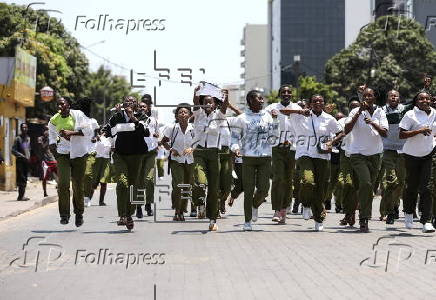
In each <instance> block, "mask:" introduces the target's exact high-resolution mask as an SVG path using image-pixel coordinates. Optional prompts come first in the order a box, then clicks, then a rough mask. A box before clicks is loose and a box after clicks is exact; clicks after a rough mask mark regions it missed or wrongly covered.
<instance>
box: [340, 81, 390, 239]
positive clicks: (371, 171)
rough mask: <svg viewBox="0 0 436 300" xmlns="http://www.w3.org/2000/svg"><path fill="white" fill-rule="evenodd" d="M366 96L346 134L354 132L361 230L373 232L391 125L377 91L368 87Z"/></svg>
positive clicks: (352, 147)
mask: <svg viewBox="0 0 436 300" xmlns="http://www.w3.org/2000/svg"><path fill="white" fill-rule="evenodd" d="M362 96H363V102H362V103H361V105H360V107H359V108H355V109H353V110H352V111H351V112H350V114H349V116H348V118H347V120H346V123H345V134H348V133H351V144H350V147H349V151H350V154H351V165H352V166H353V170H354V172H355V173H356V175H357V180H358V185H359V191H358V198H359V227H360V228H359V231H360V232H369V226H368V220H369V219H371V212H372V201H373V189H374V184H375V181H376V179H377V174H378V172H379V169H380V162H381V156H382V153H383V141H382V137H386V136H387V133H388V128H389V124H388V121H387V119H386V113H385V112H384V111H383V109H382V108H380V107H377V106H376V105H375V104H374V103H375V93H374V90H373V89H370V88H366V89H365V90H364V91H363V95H362Z"/></svg>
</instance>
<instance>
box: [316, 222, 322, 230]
mask: <svg viewBox="0 0 436 300" xmlns="http://www.w3.org/2000/svg"><path fill="white" fill-rule="evenodd" d="M323 230H324V225H323V224H322V223H318V222H317V221H315V231H323Z"/></svg>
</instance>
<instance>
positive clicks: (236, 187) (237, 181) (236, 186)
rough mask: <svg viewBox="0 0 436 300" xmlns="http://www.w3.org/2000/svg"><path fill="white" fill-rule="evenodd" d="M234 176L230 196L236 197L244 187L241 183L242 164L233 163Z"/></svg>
mask: <svg viewBox="0 0 436 300" xmlns="http://www.w3.org/2000/svg"><path fill="white" fill-rule="evenodd" d="M234 167H235V173H236V177H238V178H234V179H233V190H232V191H231V193H230V194H231V197H232V198H233V199H236V198H238V197H239V195H240V194H241V193H242V192H243V191H244V187H243V185H242V164H236V163H235V164H234Z"/></svg>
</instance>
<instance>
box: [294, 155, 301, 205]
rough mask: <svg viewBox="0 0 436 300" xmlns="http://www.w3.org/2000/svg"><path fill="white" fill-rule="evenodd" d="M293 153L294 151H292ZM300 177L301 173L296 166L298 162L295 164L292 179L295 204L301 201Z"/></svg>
mask: <svg viewBox="0 0 436 300" xmlns="http://www.w3.org/2000/svg"><path fill="white" fill-rule="evenodd" d="M294 153H295V151H294ZM300 178H301V174H300V169H299V168H298V164H297V163H296V164H295V173H294V179H293V191H292V194H293V197H294V199H295V204H300V203H301V199H300V187H301V186H300Z"/></svg>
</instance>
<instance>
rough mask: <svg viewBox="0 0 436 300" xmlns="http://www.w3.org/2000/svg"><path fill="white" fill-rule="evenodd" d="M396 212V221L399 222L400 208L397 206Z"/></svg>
mask: <svg viewBox="0 0 436 300" xmlns="http://www.w3.org/2000/svg"><path fill="white" fill-rule="evenodd" d="M394 210H395V214H394V218H395V220H398V219H399V218H400V210H399V209H398V206H395V207H394Z"/></svg>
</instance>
